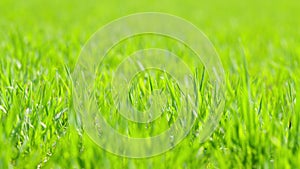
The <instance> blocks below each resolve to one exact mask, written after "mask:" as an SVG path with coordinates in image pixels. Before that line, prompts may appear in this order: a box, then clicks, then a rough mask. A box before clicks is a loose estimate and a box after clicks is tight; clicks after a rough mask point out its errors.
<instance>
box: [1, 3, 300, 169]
mask: <svg viewBox="0 0 300 169" xmlns="http://www.w3.org/2000/svg"><path fill="white" fill-rule="evenodd" d="M136 12H166V13H170V14H173V15H176V16H179V17H182V18H184V19H186V20H188V21H190V22H192V23H193V24H195V25H196V26H197V27H198V28H199V29H201V30H202V31H203V32H204V33H205V34H206V35H207V37H208V38H209V39H210V40H211V42H212V43H213V45H214V46H215V48H216V50H217V52H218V53H219V55H220V58H221V61H222V64H223V66H224V70H225V73H226V92H225V98H226V104H225V109H224V112H223V115H222V117H221V119H220V122H219V125H218V126H217V128H216V130H215V131H214V133H213V134H212V135H211V136H210V137H209V138H208V139H207V140H206V141H205V142H202V140H201V139H200V138H199V137H198V135H199V128H201V127H205V126H201V124H202V123H201V118H199V119H197V120H196V124H195V125H194V127H193V128H192V130H191V131H190V133H189V135H188V136H187V137H186V138H185V139H184V140H183V141H182V142H181V143H180V144H179V145H177V146H176V147H175V148H173V149H172V150H170V151H168V152H166V153H164V154H161V155H158V156H155V157H152V158H144V159H131V158H124V157H119V156H117V155H114V154H111V153H109V152H107V151H105V150H103V149H101V148H100V147H99V146H97V144H95V143H94V142H93V141H92V140H91V139H90V138H89V137H88V136H87V134H86V133H85V131H84V130H83V129H82V126H81V124H78V123H79V122H80V120H78V117H79V116H77V115H76V113H75V110H74V104H73V103H74V102H73V96H72V94H73V92H72V91H73V87H72V79H71V74H72V71H73V70H74V68H75V65H76V62H77V59H78V56H79V54H80V51H81V49H82V47H83V45H84V44H85V42H86V41H87V40H88V39H89V37H90V36H91V35H92V34H93V33H94V32H96V31H97V30H98V29H99V28H101V27H102V26H104V25H105V24H107V23H108V22H110V21H112V20H114V19H117V18H119V17H122V16H126V15H128V14H132V13H136ZM299 17H300V2H299V1H297V0H287V1H279V0H274V1H270V0H266V1H258V0H254V1H238V0H229V1H221V0H220V1H218V2H214V3H213V2H210V1H202V0H199V1H197V0H186V1H174V0H173V1H172V0H166V1H151V2H150V1H149V2H146V1H144V2H143V1H112V0H111V1H106V2H104V1H103V2H101V1H91V0H87V1H78V0H75V1H69V2H67V1H63V2H61V1H59V0H54V1H44V2H42V1H38V0H30V1H25V0H19V1H9V0H2V1H0V168H41V167H42V168H101V169H102V168H103V169H106V168H137V169H143V168H157V169H160V168H170V169H173V168H187V169H190V168H191V169H194V168H195V169H197V168H299V166H300V160H299V159H300V105H299V103H297V102H296V99H298V100H299V97H300V94H299V91H300V86H299V84H300V77H299V74H300V20H299ZM150 38H151V37H150ZM139 40H140V41H143V39H139ZM136 42H137V41H133V42H130V43H131V44H128V46H127V48H125V52H124V49H122V48H120V49H116V52H117V54H119V55H122V54H126V52H129V51H134V50H135V49H136V47H137V46H138V45H140V44H139V43H136ZM142 44H143V45H145V46H147V45H150V44H147V42H144V41H143V43H142ZM159 44H160V45H165V44H167V46H169V47H176V44H173V43H172V42H169V41H167V40H162V39H160V40H159ZM127 49H129V50H127ZM122 52H124V53H122ZM177 52H181V53H184V52H182V51H177ZM129 53H130V52H129ZM183 55H185V54H183ZM186 55H188V54H186ZM111 65H116V63H115V60H112V61H111ZM202 71H204V70H203V67H199V71H195V79H198V80H199V81H197V84H198V87H199V88H197V89H198V90H197V92H199V94H200V95H201V96H202V97H203V98H204V99H203V100H202V102H201V103H204V102H205V98H206V99H207V98H209V97H210V93H209V92H208V90H206V89H207V88H209V87H210V85H209V82H208V81H207V79H208V77H207V74H206V73H205V72H204V73H203V75H204V78H203V79H204V80H203V83H202V81H201V79H202ZM149 75H153V74H151V73H149V74H147V73H146V74H142V75H140V76H139V77H137V79H136V81H134V80H133V81H132V82H131V83H132V86H133V87H132V90H131V94H132V95H131V96H132V97H133V98H132V100H133V101H132V103H133V105H134V106H135V107H137V108H138V109H145V108H146V107H147V106H148V105H147V104H146V101H145V100H146V99H147V96H148V94H149V93H147V91H149V90H147V89H148V88H147V83H149V81H151V78H153V79H152V80H153V81H154V82H155V83H154V86H156V87H160V86H167V87H166V88H165V92H169V93H170V94H171V96H170V98H169V100H168V101H169V102H168V103H169V104H167V106H169V109H170V110H171V111H170V112H166V113H164V116H163V117H162V118H161V119H159V120H161V122H160V123H159V124H161V125H160V126H159V127H158V128H155V129H153V130H152V131H144V130H143V129H144V128H145V126H143V125H137V124H131V123H130V124H127V123H126V122H124V121H123V120H122V119H121V117H119V115H118V114H117V113H116V112H114V113H111V114H109V113H108V114H105V113H104V114H103V115H104V116H105V117H106V118H111V121H110V123H111V125H115V126H116V125H117V126H118V125H119V128H118V131H119V132H123V133H126V131H128V130H127V128H126V127H128V128H130V131H131V133H130V134H129V135H130V136H133V137H146V136H149V135H151V134H157V133H160V132H162V131H163V130H165V129H166V128H168V127H169V126H170V125H171V124H172V123H173V122H174V120H175V119H176V116H177V115H176V105H177V103H178V102H179V101H178V99H177V98H176V97H178V95H180V94H178V92H177V91H178V88H177V87H176V85H174V84H175V82H172V80H168V78H166V79H167V80H157V79H159V78H158V77H159V76H160V75H159V74H154V75H153V76H150V77H149ZM145 77H148V78H146V80H145V81H144V82H145V83H142V82H140V81H138V80H139V78H140V79H145ZM104 79H105V80H103V79H101V78H100V79H98V82H97V83H98V88H97V90H98V89H99V93H100V95H99V97H98V99H99V100H100V101H103V102H105V103H106V102H107V104H106V106H107V107H105V108H107V112H111V111H112V109H111V108H110V107H109V106H110V105H109V104H110V100H109V99H112V97H111V96H110V97H108V98H109V99H108V98H105V97H101V92H102V91H103V90H102V89H103V88H104V87H103V86H101V85H103V83H105V82H106V81H107V80H109V79H106V78H105V76H104ZM102 82H103V83H102ZM198 82H199V83H200V84H199V83H198ZM202 85H203V86H202ZM145 86H146V87H145ZM144 89H145V91H143V90H144ZM203 91H206V92H203ZM140 92H142V93H143V96H145V97H141V98H139V97H138V96H140V95H141V93H140ZM174 105H175V106H174ZM201 105H203V106H201ZM174 107H175V108H174ZM206 110H207V107H205V104H200V107H199V113H201V112H205V111H206ZM169 115H174V116H171V117H169ZM111 116H113V117H111ZM199 117H202V116H201V114H199ZM124 124H126V125H124ZM155 124H156V123H153V124H150V125H155ZM127 134H128V133H127Z"/></svg>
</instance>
